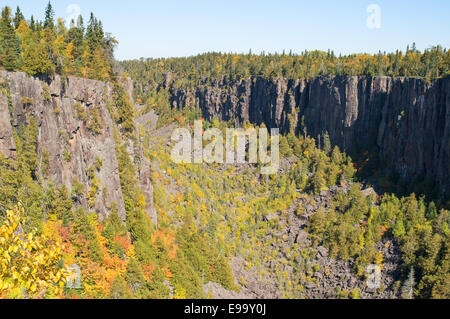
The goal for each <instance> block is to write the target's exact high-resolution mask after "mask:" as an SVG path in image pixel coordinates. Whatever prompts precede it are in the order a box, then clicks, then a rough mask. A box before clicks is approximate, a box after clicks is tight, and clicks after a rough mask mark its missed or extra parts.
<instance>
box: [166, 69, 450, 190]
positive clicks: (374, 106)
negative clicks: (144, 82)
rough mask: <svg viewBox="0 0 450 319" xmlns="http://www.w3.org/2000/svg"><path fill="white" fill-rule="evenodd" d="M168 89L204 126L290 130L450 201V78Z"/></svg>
mask: <svg viewBox="0 0 450 319" xmlns="http://www.w3.org/2000/svg"><path fill="white" fill-rule="evenodd" d="M166 85H167V86H168V87H169V89H170V92H171V103H172V106H173V107H182V106H185V105H195V106H198V107H200V108H201V109H202V112H203V116H204V117H205V118H207V119H211V118H213V117H215V116H216V117H218V118H219V119H222V120H226V121H229V120H234V121H235V122H236V124H239V123H242V122H243V121H250V122H251V123H255V124H258V125H260V124H261V123H265V124H266V126H267V127H278V128H280V129H281V131H282V132H288V131H289V130H290V129H294V130H295V131H296V132H297V133H306V134H308V135H310V136H312V137H315V138H318V139H319V140H320V137H321V136H323V134H324V133H325V132H328V134H329V136H330V139H331V142H332V144H333V145H338V146H339V147H341V148H342V149H344V150H351V149H352V148H354V147H356V148H359V149H360V150H369V149H370V151H371V152H374V153H376V155H378V156H379V158H380V159H381V160H382V162H383V163H384V165H385V168H386V170H387V171H390V172H396V173H398V175H399V176H400V177H401V178H403V179H404V180H413V179H415V178H416V179H417V178H419V179H425V178H427V179H429V180H431V181H433V182H434V183H436V185H437V186H438V187H439V189H440V191H441V194H442V195H443V196H445V197H448V196H450V165H449V164H448V163H449V160H450V77H446V78H443V79H439V80H435V81H433V82H431V83H426V82H425V81H424V80H422V79H417V78H390V77H374V78H372V77H356V76H355V77H331V78H330V77H319V78H315V79H312V80H283V79H280V80H275V81H270V80H265V79H263V78H259V77H255V78H250V79H248V80H243V81H240V82H233V81H225V80H222V81H205V82H204V83H202V84H200V85H198V86H197V87H196V88H195V89H192V90H184V89H179V88H174V87H171V84H170V82H169V83H168V84H167V83H166Z"/></svg>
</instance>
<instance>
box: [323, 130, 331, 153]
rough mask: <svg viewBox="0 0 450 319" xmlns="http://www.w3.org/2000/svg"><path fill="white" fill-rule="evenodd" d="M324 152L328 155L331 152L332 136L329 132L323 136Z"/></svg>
mask: <svg viewBox="0 0 450 319" xmlns="http://www.w3.org/2000/svg"><path fill="white" fill-rule="evenodd" d="M323 151H324V152H325V153H327V154H329V153H330V152H331V141H330V135H329V134H328V131H325V133H324V135H323Z"/></svg>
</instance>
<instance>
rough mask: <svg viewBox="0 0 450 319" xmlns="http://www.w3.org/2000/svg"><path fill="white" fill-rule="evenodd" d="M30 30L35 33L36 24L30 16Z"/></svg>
mask: <svg viewBox="0 0 450 319" xmlns="http://www.w3.org/2000/svg"><path fill="white" fill-rule="evenodd" d="M30 29H31V30H33V31H36V22H35V21H34V16H31V19H30Z"/></svg>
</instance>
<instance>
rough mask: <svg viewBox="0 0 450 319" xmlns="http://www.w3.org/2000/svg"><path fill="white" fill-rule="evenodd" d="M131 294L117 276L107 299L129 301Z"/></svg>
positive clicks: (125, 284)
mask: <svg viewBox="0 0 450 319" xmlns="http://www.w3.org/2000/svg"><path fill="white" fill-rule="evenodd" d="M131 297H132V293H131V291H130V289H129V288H128V286H127V283H126V282H125V280H124V279H123V277H122V276H117V277H116V278H115V279H114V281H113V283H112V286H111V290H110V292H109V298H111V299H131Z"/></svg>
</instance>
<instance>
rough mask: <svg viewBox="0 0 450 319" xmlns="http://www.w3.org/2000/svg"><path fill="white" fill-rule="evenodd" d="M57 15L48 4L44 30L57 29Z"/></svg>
mask: <svg viewBox="0 0 450 319" xmlns="http://www.w3.org/2000/svg"><path fill="white" fill-rule="evenodd" d="M54 16H55V13H54V11H53V7H52V4H51V3H50V1H49V2H48V5H47V9H45V21H44V28H48V29H53V28H54V27H55V21H54Z"/></svg>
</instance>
